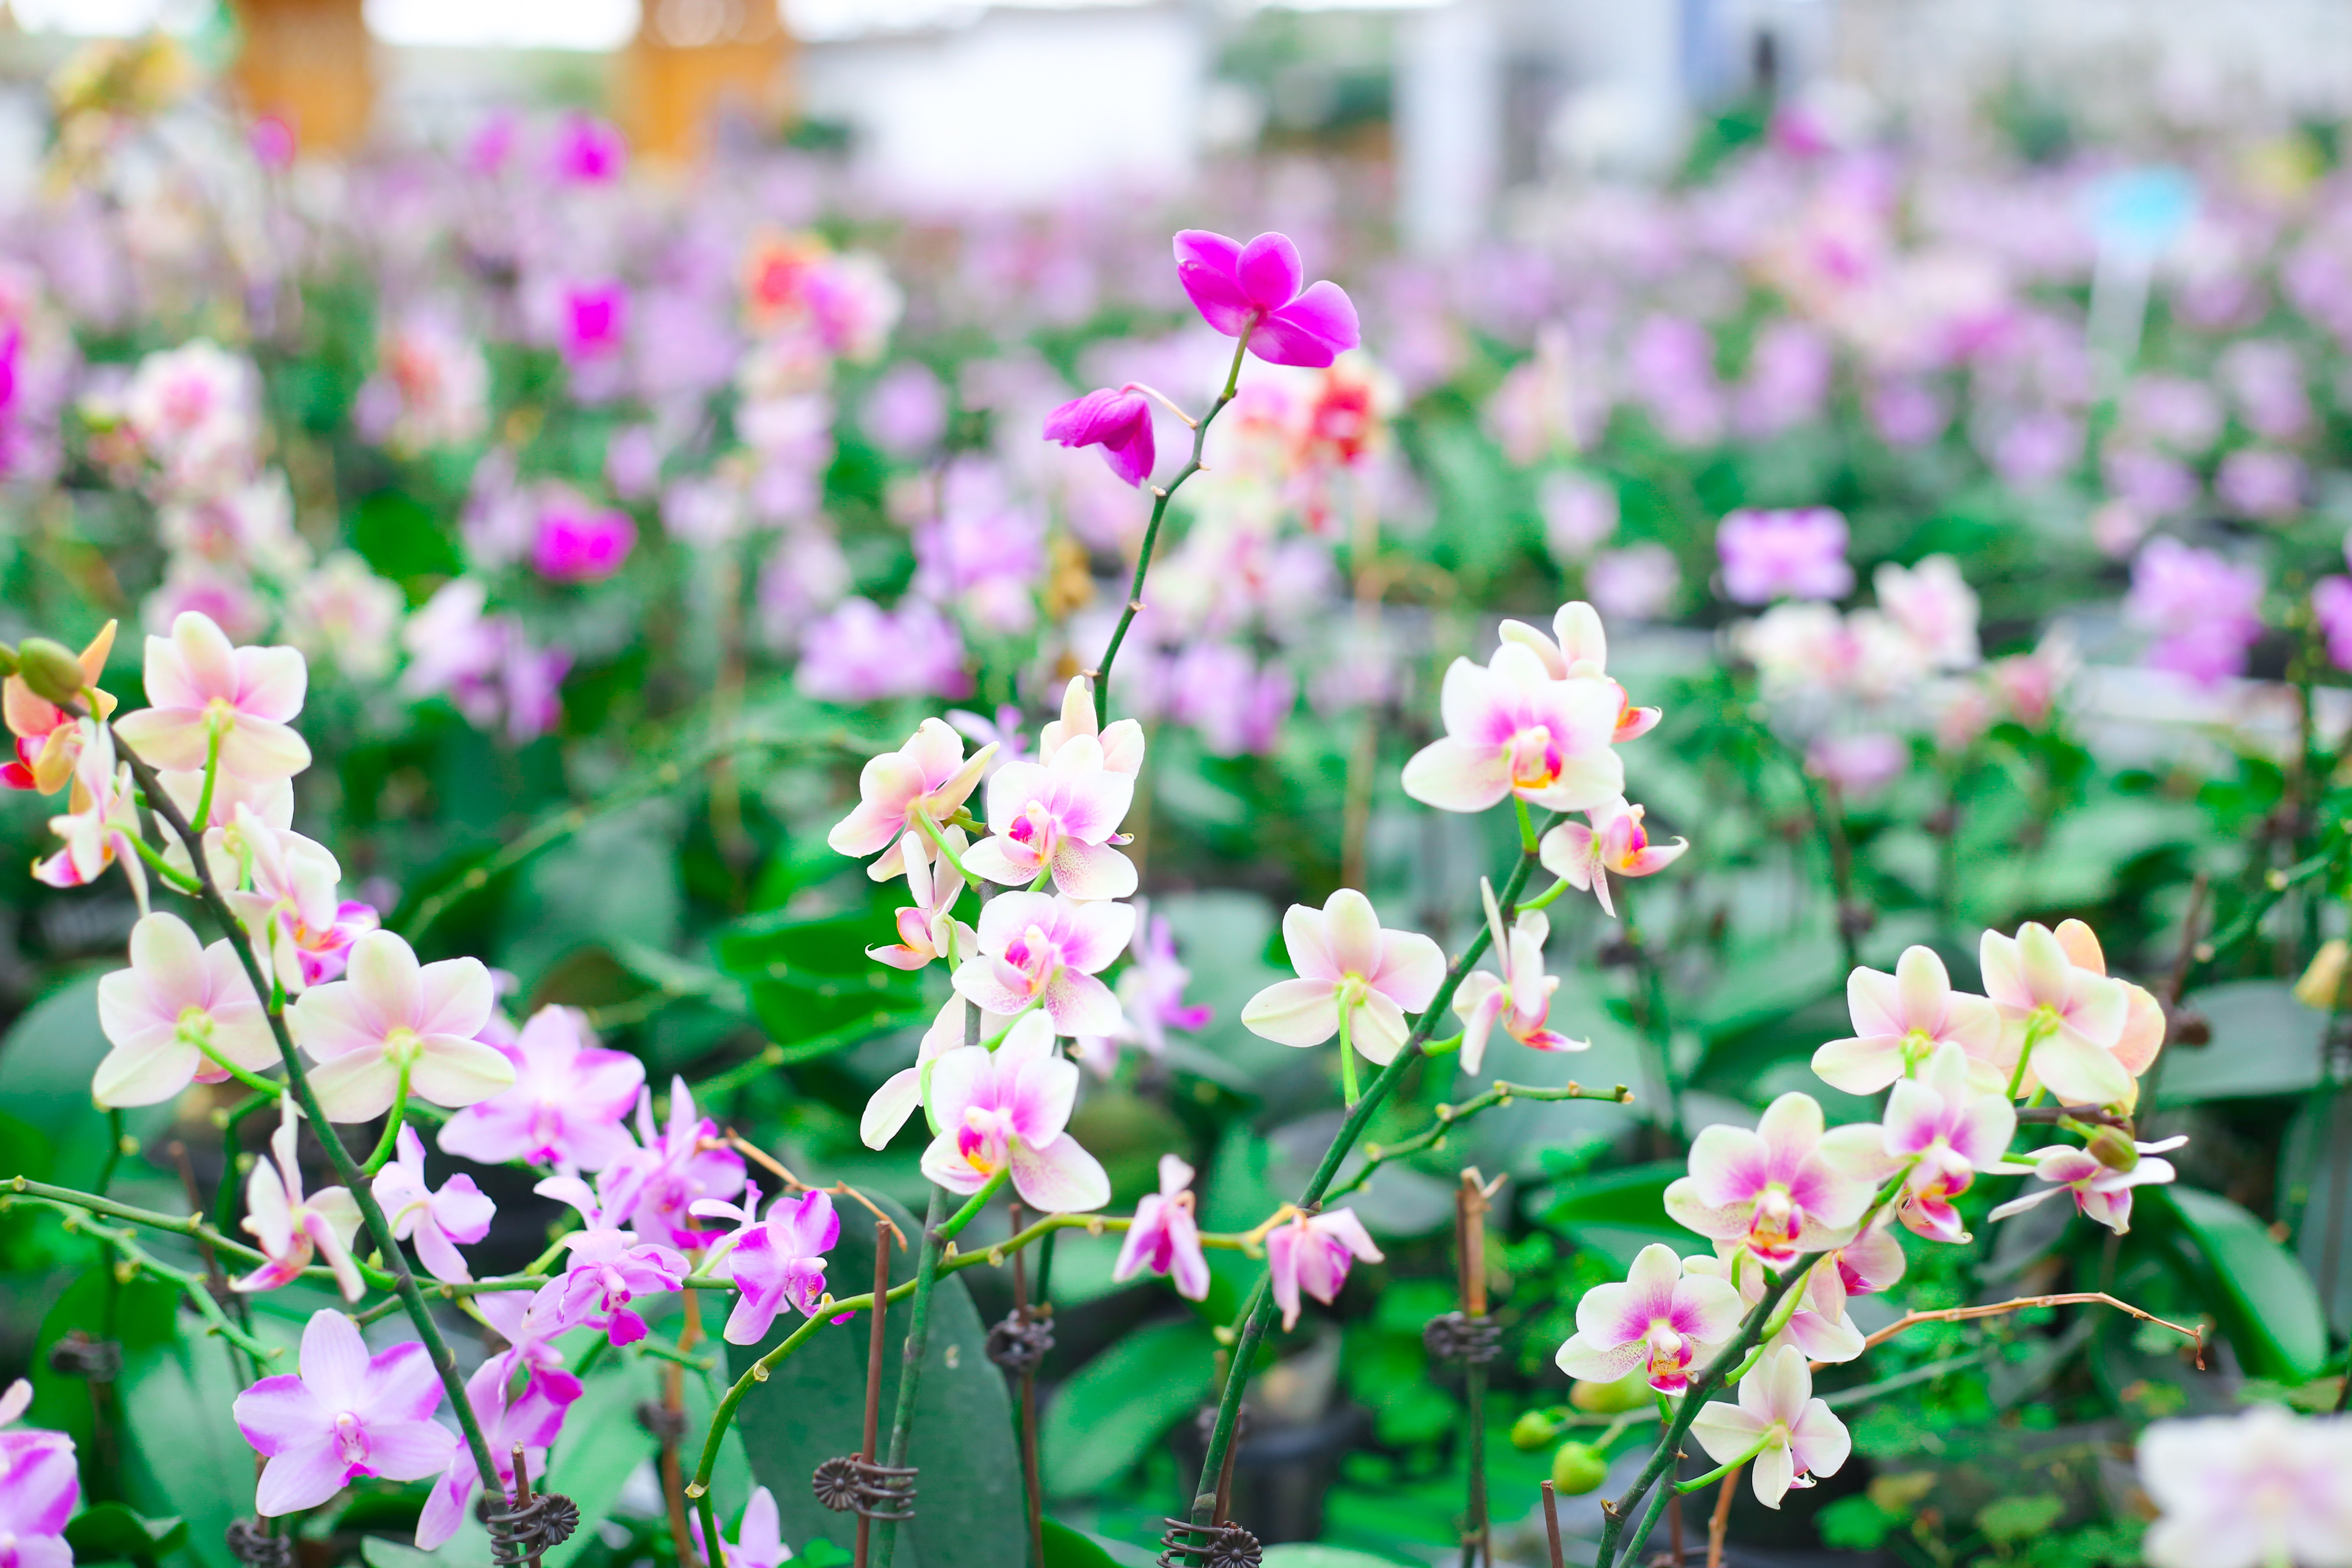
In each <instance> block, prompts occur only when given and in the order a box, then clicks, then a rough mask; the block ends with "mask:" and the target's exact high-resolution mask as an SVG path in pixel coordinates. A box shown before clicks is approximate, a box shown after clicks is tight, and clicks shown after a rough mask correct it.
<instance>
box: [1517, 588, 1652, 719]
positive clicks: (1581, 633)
mask: <svg viewBox="0 0 2352 1568" xmlns="http://www.w3.org/2000/svg"><path fill="white" fill-rule="evenodd" d="M1496 632H1497V634H1498V635H1500V636H1501V637H1502V639H1503V640H1504V641H1505V642H1509V643H1517V644H1519V645H1520V646H1522V647H1527V648H1529V649H1532V650H1533V651H1534V653H1535V656H1536V657H1537V658H1539V659H1541V660H1543V665H1544V670H1545V673H1547V674H1549V676H1550V677H1551V678H1552V679H1554V680H1573V679H1577V678H1578V677H1580V676H1587V675H1591V676H1606V675H1607V674H1608V673H1609V634H1608V632H1607V631H1606V630H1605V629H1603V628H1602V626H1601V612H1599V611H1598V610H1595V609H1594V608H1593V607H1592V606H1591V605H1588V604H1586V603H1585V602H1584V601H1583V600H1581V599H1572V600H1570V602H1569V603H1567V604H1565V605H1561V606H1560V607H1559V610H1558V611H1556V612H1555V613H1554V614H1553V616H1552V618H1551V634H1552V635H1551V636H1550V637H1546V636H1544V634H1543V633H1542V632H1540V631H1538V630H1537V629H1536V628H1535V627H1533V626H1529V625H1528V624H1527V622H1525V621H1513V620H1506V621H1505V622H1504V623H1503V624H1502V625H1501V626H1497V627H1496ZM1620 700H1621V703H1622V705H1621V706H1620V707H1619V709H1618V710H1617V727H1616V729H1615V730H1614V731H1612V732H1611V734H1610V737H1609V738H1610V739H1611V740H1612V741H1613V742H1618V743H1620V744H1622V743H1623V742H1627V741H1632V740H1636V739H1639V738H1640V737H1641V736H1643V735H1646V734H1648V733H1649V732H1650V731H1653V730H1654V729H1656V728H1657V727H1658V721H1659V720H1660V719H1662V718H1664V716H1665V715H1664V712H1663V711H1662V710H1659V709H1655V708H1636V707H1634V706H1633V704H1632V703H1631V702H1626V701H1623V700H1622V689H1621V691H1620Z"/></svg>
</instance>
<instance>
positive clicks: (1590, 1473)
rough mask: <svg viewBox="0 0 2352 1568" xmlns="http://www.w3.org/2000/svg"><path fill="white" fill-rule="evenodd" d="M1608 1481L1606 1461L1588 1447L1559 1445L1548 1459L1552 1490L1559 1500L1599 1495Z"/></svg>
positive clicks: (1605, 1458)
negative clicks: (1556, 1493)
mask: <svg viewBox="0 0 2352 1568" xmlns="http://www.w3.org/2000/svg"><path fill="white" fill-rule="evenodd" d="M1607 1479H1609V1457H1608V1456H1607V1455H1606V1454H1603V1453H1602V1452H1601V1450H1600V1449H1598V1448H1596V1447H1593V1446H1592V1445H1591V1444H1590V1443H1562V1444H1561V1445H1560V1446H1559V1452H1558V1453H1556V1454H1554V1455H1553V1456H1552V1457H1551V1485H1552V1489H1553V1490H1554V1491H1556V1492H1558V1493H1559V1495H1560V1496H1562V1497H1582V1496H1583V1495H1584V1494H1585V1493H1587V1492H1593V1491H1599V1490H1600V1489H1601V1483H1602V1482H1603V1481H1606V1480H1607Z"/></svg>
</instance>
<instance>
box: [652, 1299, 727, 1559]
mask: <svg viewBox="0 0 2352 1568" xmlns="http://www.w3.org/2000/svg"><path fill="white" fill-rule="evenodd" d="M682 1294H683V1295H684V1297H685V1310H686V1321H685V1323H684V1325H683V1326H681V1327H680V1328H679V1330H678V1333H677V1349H678V1354H679V1355H680V1356H684V1355H686V1354H688V1352H691V1351H692V1350H693V1349H694V1346H695V1343H696V1342H697V1341H698V1340H700V1339H701V1338H702V1296H701V1293H700V1292H699V1291H695V1290H688V1291H684V1292H682ZM662 1410H663V1411H664V1412H665V1413H666V1414H667V1415H668V1416H669V1417H670V1419H669V1420H668V1421H667V1423H665V1424H664V1428H665V1429H664V1431H663V1433H662V1440H661V1479H662V1503H663V1506H664V1507H665V1508H666V1509H667V1510H668V1513H669V1531H670V1535H671V1537H672V1539H673V1540H674V1541H675V1542H676V1543H677V1560H678V1563H679V1564H680V1568H694V1563H695V1557H694V1546H693V1543H692V1538H691V1537H690V1536H689V1535H688V1533H687V1524H686V1475H685V1472H684V1470H683V1469H682V1468H681V1467H680V1465H679V1462H678V1456H677V1438H676V1437H674V1436H670V1434H671V1433H672V1432H676V1431H679V1430H682V1429H683V1428H684V1426H685V1422H686V1367H685V1366H684V1364H683V1363H681V1362H677V1361H672V1362H670V1363H669V1364H668V1365H667V1366H665V1367H663V1368H662ZM705 1544H706V1545H708V1543H707V1542H706V1543H705ZM709 1549H710V1550H711V1551H713V1552H716V1551H717V1550H718V1549H717V1548H716V1547H710V1548H709Z"/></svg>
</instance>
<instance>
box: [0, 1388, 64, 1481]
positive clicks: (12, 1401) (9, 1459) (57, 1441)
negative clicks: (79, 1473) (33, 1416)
mask: <svg viewBox="0 0 2352 1568" xmlns="http://www.w3.org/2000/svg"><path fill="white" fill-rule="evenodd" d="M32 1407H33V1384H32V1380H31V1379H30V1378H24V1377H20V1378H18V1379H17V1380H16V1382H14V1383H12V1384H9V1385H8V1386H7V1387H6V1388H5V1389H0V1477H5V1476H6V1475H8V1474H9V1473H10V1472H11V1471H12V1470H17V1467H19V1466H21V1465H23V1464H24V1463H25V1461H26V1460H27V1459H29V1458H32V1457H33V1456H34V1455H36V1454H42V1453H47V1451H48V1450H50V1449H52V1448H62V1449H64V1450H65V1451H66V1452H67V1453H68V1454H70V1453H72V1452H73V1439H72V1438H71V1437H68V1436H66V1435H65V1434H64V1433H63V1432H50V1431H45V1430H43V1429H42V1428H40V1427H38V1426H28V1427H26V1428H25V1429H24V1430H23V1431H21V1432H12V1431H10V1430H8V1428H9V1427H12V1426H16V1423H17V1422H18V1421H20V1420H22V1419H23V1418H24V1415H25V1412H26V1411H27V1410H30V1409H31V1408H32ZM17 1473H19V1474H21V1473H22V1472H21V1471H20V1470H17Z"/></svg>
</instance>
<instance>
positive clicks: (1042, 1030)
mask: <svg viewBox="0 0 2352 1568" xmlns="http://www.w3.org/2000/svg"><path fill="white" fill-rule="evenodd" d="M1014 896H1017V895H1014ZM1006 901H1008V900H1006V899H999V900H996V902H995V903H994V904H991V905H990V906H989V907H990V908H991V909H994V908H996V907H997V905H999V904H1003V903H1004V902H1006ZM930 1070H931V1081H930V1089H929V1100H928V1101H927V1103H928V1104H929V1108H930V1112H931V1119H932V1121H933V1122H934V1123H935V1124H936V1125H937V1126H938V1128H939V1130H940V1132H939V1136H938V1137H936V1138H934V1139H932V1140H931V1143H930V1146H929V1148H927V1149H925V1150H924V1151H923V1174H924V1175H926V1176H929V1178H930V1179H931V1180H932V1181H934V1182H936V1183H938V1184H940V1186H942V1187H945V1188H947V1189H948V1190H949V1191H950V1192H953V1193H976V1192H979V1191H980V1190H981V1189H982V1188H983V1187H985V1186H987V1185H988V1184H989V1182H990V1181H991V1180H992V1178H994V1177H995V1175H996V1174H997V1173H998V1172H1000V1171H1002V1170H1003V1169H1005V1168H1006V1167H1007V1166H1008V1165H1009V1166H1010V1167H1011V1168H1012V1173H1013V1174H1012V1181H1013V1191H1014V1192H1016V1193H1018V1194H1020V1195H1021V1201H1022V1202H1023V1203H1024V1204H1026V1205H1029V1206H1030V1207H1032V1208H1034V1209H1042V1210H1045V1211H1046V1212H1048V1213H1055V1212H1058V1213H1065V1214H1083V1213H1085V1212H1087V1210H1089V1209H1098V1208H1100V1207H1102V1206H1103V1205H1105V1204H1107V1203H1108V1202H1110V1178H1109V1177H1108V1176H1107V1175H1105V1174H1104V1173H1103V1168H1102V1165H1101V1163H1099V1162H1097V1160H1096V1159H1095V1157H1094V1156H1093V1155H1092V1154H1089V1153H1087V1152H1086V1151H1085V1150H1084V1149H1082V1148H1080V1147H1079V1146H1078V1141H1077V1140H1076V1138H1073V1137H1071V1136H1070V1134H1069V1133H1068V1131H1066V1128H1067V1127H1068V1125H1069V1121H1070V1111H1071V1110H1073V1109H1074V1108H1075V1107H1076V1104H1077V1099H1078V1068H1077V1064H1076V1063H1075V1062H1072V1061H1070V1060H1069V1059H1068V1058H1066V1057H1064V1056H1063V1055H1062V1054H1061V1053H1060V1051H1059V1050H1058V1049H1057V1048H1056V1047H1055V1043H1054V1029H1053V1026H1052V1025H1051V1024H1050V1023H1049V1022H1048V1020H1047V1019H1046V1017H1045V1015H1044V1014H1041V1013H1030V1014H1027V1015H1024V1016H1023V1017H1021V1018H1020V1019H1018V1020H1016V1021H1015V1022H1014V1024H1013V1027H1012V1028H1011V1029H1010V1030H1009V1031H1008V1032H1007V1033H1006V1035H1005V1037H1004V1043H1003V1045H1000V1046H998V1047H996V1049H995V1050H993V1051H991V1050H989V1049H988V1048H987V1047H984V1046H966V1047H961V1048H959V1049H956V1050H952V1051H950V1052H948V1053H947V1054H946V1055H945V1056H942V1057H941V1058H940V1059H939V1060H938V1061H936V1062H934V1063H933V1064H932V1066H931V1069H930Z"/></svg>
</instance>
